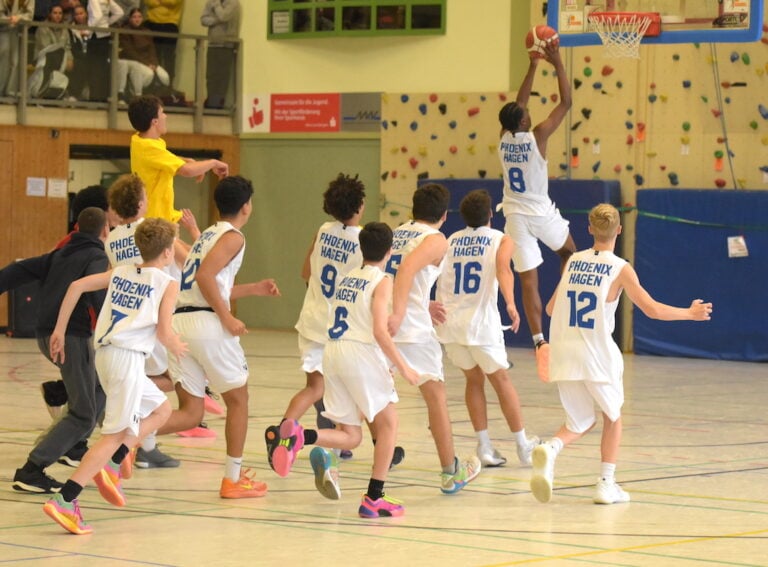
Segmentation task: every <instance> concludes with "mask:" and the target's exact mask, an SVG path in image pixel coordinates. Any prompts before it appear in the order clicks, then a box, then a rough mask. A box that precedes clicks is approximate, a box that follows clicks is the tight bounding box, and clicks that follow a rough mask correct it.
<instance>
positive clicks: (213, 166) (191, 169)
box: [176, 159, 229, 181]
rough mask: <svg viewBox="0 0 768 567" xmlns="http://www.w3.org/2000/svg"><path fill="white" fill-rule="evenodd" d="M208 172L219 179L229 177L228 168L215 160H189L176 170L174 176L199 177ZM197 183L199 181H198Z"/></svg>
mask: <svg viewBox="0 0 768 567" xmlns="http://www.w3.org/2000/svg"><path fill="white" fill-rule="evenodd" d="M208 171H213V173H214V174H216V176H217V177H218V178H219V179H221V178H222V177H226V176H227V175H229V166H228V165H227V164H226V163H224V162H223V161H219V160H217V159H204V160H201V161H195V160H189V161H187V162H186V163H185V164H184V165H182V166H181V167H180V168H179V169H177V170H176V175H181V176H182V177H200V176H201V175H204V174H205V173H207V172H208ZM198 181H201V179H198Z"/></svg>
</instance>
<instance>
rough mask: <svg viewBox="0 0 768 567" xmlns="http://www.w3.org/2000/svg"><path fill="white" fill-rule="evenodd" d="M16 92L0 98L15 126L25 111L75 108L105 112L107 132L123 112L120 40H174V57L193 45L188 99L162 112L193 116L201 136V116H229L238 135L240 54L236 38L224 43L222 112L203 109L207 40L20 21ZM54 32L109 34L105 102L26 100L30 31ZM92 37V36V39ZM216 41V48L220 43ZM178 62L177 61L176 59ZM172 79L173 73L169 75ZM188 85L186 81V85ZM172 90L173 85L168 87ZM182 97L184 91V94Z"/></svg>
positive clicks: (186, 68) (185, 70)
mask: <svg viewBox="0 0 768 567" xmlns="http://www.w3.org/2000/svg"><path fill="white" fill-rule="evenodd" d="M17 26H18V41H19V45H18V58H19V60H18V67H17V72H18V91H17V94H16V96H2V95H0V104H14V105H16V123H17V124H19V125H25V124H27V123H28V116H27V111H28V108H29V107H30V106H50V107H61V108H67V107H75V108H86V109H88V108H90V109H100V110H104V109H106V111H107V128H110V129H115V128H117V123H118V112H120V111H121V110H124V109H123V108H121V107H120V104H119V103H120V101H119V99H118V79H119V70H118V60H119V53H120V36H121V35H123V34H129V35H143V36H151V37H152V38H175V39H177V40H178V43H177V45H176V49H177V53H178V50H179V49H181V45H182V42H184V43H190V42H191V43H193V48H192V53H193V61H194V66H193V69H192V77H191V83H192V85H191V86H192V93H191V94H192V99H191V100H189V101H187V104H185V105H183V106H172V105H166V107H165V109H166V111H167V112H169V113H182V114H192V116H193V130H194V132H196V133H200V132H202V129H203V116H204V115H219V116H231V118H232V121H233V122H232V129H233V132H238V131H239V117H238V114H239V113H238V112H237V111H238V104H237V101H238V97H239V93H240V92H241V90H242V76H241V72H240V70H241V68H242V64H241V57H242V50H241V49H240V47H241V41H240V40H239V39H238V38H231V39H227V40H226V41H227V43H228V44H231V45H232V46H233V47H232V51H233V53H232V56H233V81H232V85H231V87H230V89H231V92H230V93H229V97H228V98H229V99H230V101H231V102H229V103H227V104H226V105H225V106H224V107H223V108H215V109H213V108H206V107H205V104H204V102H205V96H206V53H207V48H208V37H207V36H201V35H192V34H182V33H179V34H174V33H165V32H155V31H144V30H131V29H127V28H98V27H89V26H78V25H74V24H54V23H51V22H34V21H33V22H30V21H20V22H19V23H18V24H17ZM43 27H49V28H55V29H72V30H88V31H90V32H91V33H92V34H95V33H97V32H98V33H100V34H104V33H108V34H110V56H109V95H108V97H107V100H106V101H89V100H79V99H78V100H64V99H54V98H35V97H32V96H30V93H29V73H30V69H29V65H30V57H29V51H30V47H31V45H34V42H32V44H30V40H31V38H33V37H34V35H33V33H31V30H32V29H33V28H43ZM92 37H93V36H92ZM220 41H221V40H220V39H217V44H218V43H219V42H220ZM177 61H178V59H177ZM176 67H177V69H180V71H179V72H178V75H184V74H185V73H186V74H187V75H189V71H190V69H189V66H188V65H184V66H182V67H181V68H180V67H179V65H178V64H177V65H176ZM170 73H171V76H172V77H173V75H174V72H173V70H172V71H170ZM105 80H106V78H105ZM188 82H189V81H188ZM170 86H171V87H172V88H173V86H174V85H173V82H171V85H170ZM184 94H185V95H186V91H185V93H184Z"/></svg>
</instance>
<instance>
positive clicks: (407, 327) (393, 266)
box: [387, 221, 443, 343]
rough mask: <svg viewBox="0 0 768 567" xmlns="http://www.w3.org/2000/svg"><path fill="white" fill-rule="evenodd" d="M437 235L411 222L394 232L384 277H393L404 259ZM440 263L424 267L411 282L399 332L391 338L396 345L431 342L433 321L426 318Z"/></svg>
mask: <svg viewBox="0 0 768 567" xmlns="http://www.w3.org/2000/svg"><path fill="white" fill-rule="evenodd" d="M433 234H440V231H439V230H437V229H435V228H432V227H430V226H427V225H426V224H422V223H419V222H416V221H410V222H407V223H405V224H403V225H400V226H399V227H398V228H396V229H395V231H394V233H393V240H392V256H391V257H390V259H389V263H388V264H387V273H389V274H392V275H393V276H396V274H397V269H398V268H399V266H400V264H401V263H402V262H403V260H405V258H406V257H407V256H408V254H410V253H411V252H413V251H414V250H415V249H416V247H417V246H418V245H419V244H421V242H422V241H423V240H424V239H425V238H426V237H428V236H431V235H433ZM442 266H443V262H441V263H440V265H439V266H434V265H431V264H430V265H428V266H425V267H424V268H423V269H422V270H421V271H420V272H419V273H417V274H416V275H415V276H414V278H413V285H412V286H411V292H410V294H409V296H408V304H407V306H406V308H405V317H403V321H402V323H401V325H400V330H398V332H397V334H396V335H395V336H394V340H395V342H396V343H420V342H423V341H424V340H426V339H428V338H434V339H436V336H435V330H434V328H433V327H432V317H431V316H430V315H429V294H430V292H431V290H432V286H433V285H434V283H435V280H437V277H438V276H439V275H440V271H441V269H442Z"/></svg>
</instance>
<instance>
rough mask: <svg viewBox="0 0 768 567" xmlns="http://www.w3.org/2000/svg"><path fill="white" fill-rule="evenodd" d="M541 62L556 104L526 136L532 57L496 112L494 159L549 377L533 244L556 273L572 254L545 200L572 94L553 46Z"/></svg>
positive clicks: (563, 227)
mask: <svg viewBox="0 0 768 567" xmlns="http://www.w3.org/2000/svg"><path fill="white" fill-rule="evenodd" d="M544 57H545V59H546V60H547V61H549V62H550V63H551V64H552V66H553V67H554V68H555V73H556V74H557V85H558V89H559V91H560V98H559V101H558V103H557V106H555V108H554V109H553V110H552V112H550V113H549V116H548V117H547V118H546V119H545V120H544V121H543V122H541V123H540V124H538V125H537V126H536V127H534V128H533V131H531V124H532V123H531V116H530V114H529V113H528V108H527V105H528V99H529V98H530V95H531V88H532V87H533V79H534V76H535V74H536V69H537V67H538V64H539V57H535V56H533V55H531V57H530V63H529V65H528V72H527V73H526V75H525V78H524V79H523V82H522V84H521V85H520V89H519V91H518V93H517V100H515V102H510V103H507V104H505V105H504V106H503V107H502V109H501V111H500V112H499V122H501V142H500V143H499V159H500V160H501V169H502V174H503V177H504V200H503V202H502V205H503V207H504V216H505V218H506V224H505V226H504V232H506V233H507V234H508V235H510V236H511V237H512V240H513V241H514V243H515V250H514V253H513V254H512V261H513V262H514V266H515V271H516V272H517V273H518V274H519V276H520V285H521V289H522V294H523V310H524V311H525V317H526V319H527V320H528V327H529V328H530V330H531V335H532V336H533V344H534V345H535V347H536V365H537V368H538V373H539V377H540V378H541V379H542V380H544V381H546V380H547V375H548V368H547V366H548V362H547V361H548V359H549V345H548V344H547V341H546V340H545V338H544V333H543V329H542V323H541V312H542V305H541V295H540V293H539V275H538V267H539V266H540V265H541V263H542V262H543V258H542V256H541V250H540V248H539V244H538V241H539V240H540V241H541V242H543V243H544V244H546V245H547V246H548V247H549V248H550V249H551V250H553V251H555V252H556V253H557V255H558V256H560V268H561V271H562V268H563V266H565V262H566V261H567V260H568V258H569V257H570V256H571V254H573V253H574V252H575V251H576V245H575V244H574V242H573V238H572V237H571V234H570V232H569V230H568V221H566V220H565V219H564V218H563V217H562V216H561V215H560V211H558V210H557V209H556V208H555V205H554V203H553V202H552V200H551V199H550V198H549V181H548V175H547V158H546V155H547V140H549V137H550V136H551V135H552V134H553V133H554V132H555V130H556V129H557V128H558V126H560V123H561V122H562V121H563V119H564V118H565V116H566V114H567V113H568V110H569V109H570V108H571V88H570V85H569V83H568V77H567V76H566V73H565V66H564V65H563V61H562V59H561V58H560V52H559V50H558V48H557V46H555V45H552V44H547V46H546V47H545V55H544Z"/></svg>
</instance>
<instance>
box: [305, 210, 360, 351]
mask: <svg viewBox="0 0 768 567" xmlns="http://www.w3.org/2000/svg"><path fill="white" fill-rule="evenodd" d="M359 235H360V227H359V226H346V225H345V224H344V223H341V222H339V221H331V222H327V223H325V224H323V226H321V227H320V230H318V231H317V236H316V237H315V244H314V246H313V247H312V253H311V254H310V257H309V266H310V278H309V282H308V285H307V293H306V294H305V295H304V304H303V305H302V307H301V313H300V315H299V321H298V323H296V330H297V331H298V332H299V333H301V335H302V336H303V337H305V338H307V339H309V340H311V341H315V342H318V343H325V342H326V341H327V340H328V323H329V320H330V316H331V301H332V300H333V296H334V293H335V291H336V287H337V285H338V283H339V282H340V281H341V280H342V278H343V277H344V276H345V275H347V273H349V271H350V270H352V269H353V268H359V267H360V266H361V265H362V264H363V254H362V252H360V241H359V239H358V237H359Z"/></svg>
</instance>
